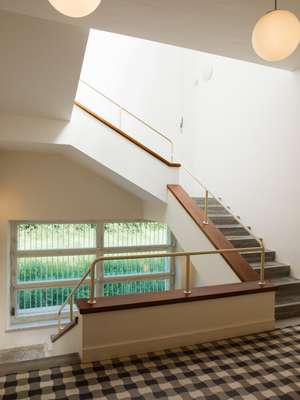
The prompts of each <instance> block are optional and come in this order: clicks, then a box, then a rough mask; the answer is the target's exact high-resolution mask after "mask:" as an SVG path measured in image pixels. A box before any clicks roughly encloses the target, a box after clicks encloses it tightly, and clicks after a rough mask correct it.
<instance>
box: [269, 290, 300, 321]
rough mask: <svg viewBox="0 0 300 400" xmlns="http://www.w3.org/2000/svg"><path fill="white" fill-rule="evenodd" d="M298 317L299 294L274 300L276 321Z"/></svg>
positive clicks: (299, 307)
mask: <svg viewBox="0 0 300 400" xmlns="http://www.w3.org/2000/svg"><path fill="white" fill-rule="evenodd" d="M296 317H300V294H298V296H286V297H283V298H281V299H276V305H275V318H276V319H277V320H280V319H286V318H296Z"/></svg>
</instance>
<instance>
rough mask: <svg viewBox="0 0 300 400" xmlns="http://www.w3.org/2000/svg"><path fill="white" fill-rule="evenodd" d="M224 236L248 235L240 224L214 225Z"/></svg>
mask: <svg viewBox="0 0 300 400" xmlns="http://www.w3.org/2000/svg"><path fill="white" fill-rule="evenodd" d="M216 226H217V228H218V229H219V230H220V231H221V232H222V233H223V234H224V235H225V236H249V232H248V231H247V230H246V229H245V228H244V227H242V225H235V224H229V225H216Z"/></svg>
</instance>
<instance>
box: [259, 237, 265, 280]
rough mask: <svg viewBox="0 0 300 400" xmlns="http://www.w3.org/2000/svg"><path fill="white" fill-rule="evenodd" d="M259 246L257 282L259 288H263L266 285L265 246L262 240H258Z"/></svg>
mask: <svg viewBox="0 0 300 400" xmlns="http://www.w3.org/2000/svg"><path fill="white" fill-rule="evenodd" d="M260 246H261V253H260V280H259V285H260V286H261V287H264V286H265V284H266V281H265V258H266V255H265V246H264V242H263V240H262V239H260Z"/></svg>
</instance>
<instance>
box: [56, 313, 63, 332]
mask: <svg viewBox="0 0 300 400" xmlns="http://www.w3.org/2000/svg"><path fill="white" fill-rule="evenodd" d="M57 319H58V321H57V330H58V333H59V332H60V331H61V329H62V328H61V314H60V313H59V314H58V317H57Z"/></svg>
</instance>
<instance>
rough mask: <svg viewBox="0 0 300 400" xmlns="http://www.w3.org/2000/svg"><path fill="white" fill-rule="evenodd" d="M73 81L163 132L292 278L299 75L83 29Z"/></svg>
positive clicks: (297, 254)
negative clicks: (78, 75)
mask: <svg viewBox="0 0 300 400" xmlns="http://www.w3.org/2000/svg"><path fill="white" fill-rule="evenodd" d="M95 55H97V56H95ZM82 78H83V79H85V80H86V81H88V82H89V83H91V84H92V85H93V86H95V87H96V88H98V89H100V90H101V91H103V92H104V93H106V94H108V95H109V96H111V97H112V98H113V99H115V100H116V101H117V102H119V103H120V104H121V105H123V106H124V107H126V108H128V109H129V110H130V111H132V112H135V113H137V114H138V115H139V116H141V117H143V118H145V119H146V120H147V121H148V122H149V123H150V124H151V125H153V126H154V127H157V128H159V129H161V130H162V131H164V132H165V133H167V134H168V135H169V137H171V138H172V139H173V140H174V142H175V155H176V159H177V160H179V161H180V162H182V163H183V165H184V166H186V167H188V168H189V169H190V170H191V171H192V172H193V173H194V174H195V175H196V176H197V177H198V178H199V179H200V180H201V181H202V182H203V183H204V184H205V185H206V186H207V187H208V188H209V189H210V190H211V191H212V192H213V193H215V194H216V195H217V196H220V197H222V198H223V199H224V201H225V202H226V203H227V204H228V205H230V206H231V208H232V210H233V212H234V213H235V214H236V215H241V217H242V220H243V222H245V224H247V225H250V226H252V228H253V231H254V233H256V234H257V235H258V236H260V237H262V238H264V240H265V242H266V245H267V247H269V248H272V249H274V250H276V251H277V255H278V260H280V261H282V262H287V263H291V264H292V267H293V273H294V274H295V275H297V276H298V277H300V250H299V246H298V242H297V231H298V222H299V220H300V217H299V216H298V215H297V207H298V203H299V200H300V188H299V187H298V185H297V181H298V175H297V172H298V169H299V161H298V158H299V157H298V148H299V144H300V135H299V126H300V114H299V106H300V92H299V84H300V73H299V72H294V73H293V72H289V71H284V70H280V69H275V68H270V67H265V66H261V65H257V64H251V63H247V62H243V61H238V60H233V59H228V58H224V57H220V56H214V55H210V54H206V53H200V52H196V51H192V50H186V49H181V48H176V47H172V46H167V45H162V44H158V43H154V42H148V41H143V40H140V39H134V38H130V37H125V36H119V35H115V34H108V33H103V32H99V31H92V33H91V36H90V38H89V43H88V47H87V52H86V58H85V63H84V67H83V71H82ZM182 115H183V116H184V128H183V131H182V132H181V131H180V129H178V122H179V120H180V117H181V116H182ZM115 118H116V119H118V115H117V114H116V115H115ZM126 128H127V129H128V130H129V133H131V134H132V133H133V132H134V133H135V132H136V131H137V130H138V129H135V128H134V129H129V128H130V125H128V126H126ZM125 130H126V129H125ZM144 139H145V140H147V139H146V135H145V137H144ZM189 185H190V182H189Z"/></svg>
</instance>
